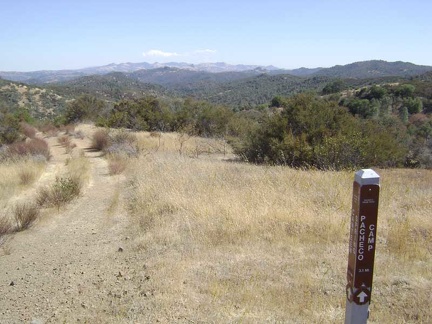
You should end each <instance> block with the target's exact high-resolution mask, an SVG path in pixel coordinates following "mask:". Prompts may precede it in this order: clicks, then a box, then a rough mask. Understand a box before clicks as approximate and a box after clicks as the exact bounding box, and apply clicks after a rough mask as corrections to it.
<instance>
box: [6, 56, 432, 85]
mask: <svg viewBox="0 0 432 324" xmlns="http://www.w3.org/2000/svg"><path fill="white" fill-rule="evenodd" d="M166 68H173V69H175V70H169V71H170V73H183V75H184V74H187V73H188V74H189V75H190V76H193V77H196V75H197V74H196V73H195V74H194V72H207V73H213V74H215V73H216V74H219V73H232V74H231V75H230V76H229V77H228V78H234V79H238V78H242V77H243V78H245V77H250V76H254V75H260V74H269V75H277V74H291V75H294V76H301V77H310V76H326V77H332V78H359V79H362V78H376V77H388V76H399V77H407V76H414V75H419V74H422V73H425V72H429V71H432V66H424V65H415V64H413V63H408V62H386V61H380V60H373V61H364V62H356V63H351V64H347V65H336V66H334V67H331V68H314V69H308V68H304V67H303V68H299V69H293V70H284V69H279V68H277V67H275V66H272V65H270V66H258V65H243V64H239V65H231V64H227V63H222V62H218V63H203V64H189V63H178V62H171V63H152V64H150V63H146V62H143V63H120V64H114V63H112V64H108V65H104V66H97V67H90V68H84V69H78V70H55V71H54V70H53V71H33V72H14V71H10V72H1V71H0V77H1V78H3V79H5V80H11V81H15V82H24V83H29V84H44V83H56V82H62V81H68V80H73V79H77V78H80V77H83V76H89V75H104V74H108V73H112V72H123V73H134V72H137V71H151V70H155V71H154V72H151V73H150V74H152V75H153V77H155V76H156V75H157V74H158V73H159V74H160V73H161V71H162V72H163V71H164V70H163V69H165V71H168V70H166ZM173 71H174V72H173ZM185 71H187V72H185ZM235 73H237V74H235ZM142 74H143V75H145V74H147V72H142ZM226 76H228V75H226ZM143 79H146V77H143ZM141 81H144V80H141ZM146 82H151V81H147V80H146ZM158 83H159V84H161V83H163V82H158Z"/></svg>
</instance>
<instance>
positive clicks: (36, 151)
mask: <svg viewBox="0 0 432 324" xmlns="http://www.w3.org/2000/svg"><path fill="white" fill-rule="evenodd" d="M7 155H9V156H10V157H14V156H32V155H33V156H35V155H41V156H44V157H45V158H46V159H47V160H49V159H50V157H51V154H50V150H49V147H48V143H47V142H46V141H45V140H43V139H40V138H32V139H30V140H28V141H23V142H15V143H13V144H10V145H9V146H8V147H7Z"/></svg>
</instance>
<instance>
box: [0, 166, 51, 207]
mask: <svg viewBox="0 0 432 324" xmlns="http://www.w3.org/2000/svg"><path fill="white" fill-rule="evenodd" d="M45 165H46V163H45V162H44V161H40V160H37V159H36V160H35V159H15V160H6V161H4V162H2V163H0V204H2V203H5V202H6V201H7V200H8V199H9V198H10V197H13V196H14V195H16V194H18V193H19V192H20V191H21V190H22V189H24V188H25V187H27V186H29V185H31V184H32V183H34V182H35V181H36V180H37V179H38V178H39V176H40V175H41V174H42V172H43V170H44V168H45Z"/></svg>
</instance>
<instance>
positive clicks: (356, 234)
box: [345, 169, 380, 324]
mask: <svg viewBox="0 0 432 324" xmlns="http://www.w3.org/2000/svg"><path fill="white" fill-rule="evenodd" d="M379 183H380V177H379V175H378V174H377V173H376V172H375V171H373V170H371V169H363V170H360V171H358V172H356V174H355V178H354V185H353V187H354V188H353V200H352V213H351V227H350V240H349V254H348V270H347V282H348V283H347V286H346V294H347V303H346V310H345V324H354V323H355V324H360V323H366V322H367V319H368V317H369V304H370V301H371V294H372V280H373V268H374V260H375V243H376V233H377V218H378V200H379V190H380V185H379Z"/></svg>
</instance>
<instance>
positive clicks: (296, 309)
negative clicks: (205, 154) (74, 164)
mask: <svg viewBox="0 0 432 324" xmlns="http://www.w3.org/2000/svg"><path fill="white" fill-rule="evenodd" d="M141 136H142V137H139V141H140V140H141V143H143V142H145V143H146V146H145V149H144V150H143V152H147V153H146V154H143V156H142V157H140V158H139V159H137V160H136V161H135V162H133V163H132V165H131V166H130V168H129V171H128V172H129V174H128V177H129V179H130V180H129V183H130V195H129V201H128V206H129V211H130V214H131V222H132V227H133V231H134V233H135V236H134V237H135V238H134V240H135V241H134V243H135V246H136V250H137V252H139V253H142V258H143V259H145V260H146V265H147V271H148V272H149V273H150V276H151V278H152V284H151V285H150V287H149V288H148V289H149V290H151V291H156V292H158V293H155V295H154V297H153V298H152V299H149V300H148V303H147V304H146V305H147V306H146V310H142V312H143V313H142V314H134V316H137V318H146V319H150V320H152V319H154V320H156V319H159V320H166V321H169V320H175V319H176V318H184V319H186V320H190V321H204V322H232V321H234V322H294V323H334V322H342V321H343V318H344V311H345V299H346V298H345V285H346V267H347V255H348V236H349V225H350V224H349V222H350V212H351V198H352V181H353V176H354V174H353V173H352V172H322V171H303V170H293V169H289V168H285V167H265V166H253V165H247V164H240V163H228V162H223V161H219V160H217V159H196V158H190V157H188V156H187V155H185V154H182V155H180V154H179V152H178V148H176V146H175V137H173V140H172V141H170V142H168V141H166V142H165V143H164V145H162V144H159V143H158V142H157V141H158V140H159V139H158V138H151V137H150V136H147V135H146V134H143V135H141ZM173 136H175V135H173ZM151 141H152V142H151ZM168 143H169V144H168ZM151 145H154V146H151ZM168 145H172V146H170V147H169V149H168ZM149 147H150V148H149ZM192 147H193V145H192ZM161 148H163V149H161ZM146 150H147V151H146ZM191 156H193V155H191ZM378 173H379V174H380V175H381V177H382V179H383V180H382V189H381V197H380V199H381V201H380V211H379V221H378V229H377V235H378V242H377V246H376V249H377V254H376V266H375V276H374V291H373V295H372V305H371V317H370V320H369V322H370V323H395V322H401V323H402V322H412V321H418V322H429V321H430V320H431V311H430V308H429V306H428V305H429V303H430V291H431V289H432V275H431V273H430V271H429V270H428V269H431V268H432V259H431V251H432V243H431V242H432V238H431V233H432V231H431V229H432V220H431V218H430V209H431V207H432V204H431V199H430V197H432V186H431V185H430V184H431V183H432V173H431V171H427V170H378ZM428 296H429V297H428ZM119 307H120V306H119ZM136 312H138V313H139V310H136ZM144 313H146V315H145V314H144ZM148 314H151V315H148ZM139 316H142V317H139ZM146 316H147V317H146ZM179 316H180V317H179Z"/></svg>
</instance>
